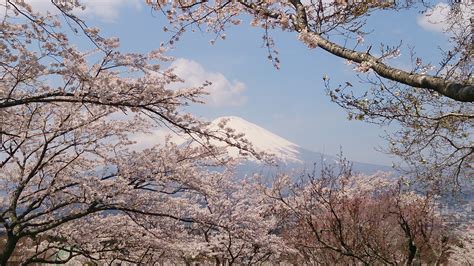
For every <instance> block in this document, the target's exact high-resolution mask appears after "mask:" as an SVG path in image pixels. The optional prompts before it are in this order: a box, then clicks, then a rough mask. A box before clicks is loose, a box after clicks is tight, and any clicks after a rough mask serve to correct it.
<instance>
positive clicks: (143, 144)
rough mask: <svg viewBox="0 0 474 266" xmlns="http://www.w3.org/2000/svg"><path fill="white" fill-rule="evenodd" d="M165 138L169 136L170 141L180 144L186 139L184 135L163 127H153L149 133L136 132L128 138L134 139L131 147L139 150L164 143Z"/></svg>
mask: <svg viewBox="0 0 474 266" xmlns="http://www.w3.org/2000/svg"><path fill="white" fill-rule="evenodd" d="M166 138H169V140H170V141H171V142H174V143H177V144H181V143H183V142H184V141H185V140H186V138H185V137H184V136H180V135H178V134H177V133H175V132H173V131H171V130H170V129H168V128H164V127H163V128H155V129H154V130H152V131H151V132H150V133H138V134H133V135H131V136H130V140H132V141H135V144H134V145H133V146H132V149H134V150H139V151H140V150H144V149H147V148H152V147H153V146H155V145H159V144H164V143H165V140H166Z"/></svg>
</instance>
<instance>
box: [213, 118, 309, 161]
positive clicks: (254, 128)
mask: <svg viewBox="0 0 474 266" xmlns="http://www.w3.org/2000/svg"><path fill="white" fill-rule="evenodd" d="M223 120H226V121H227V124H226V127H230V128H232V129H234V130H235V131H236V132H237V133H244V134H245V138H246V139H248V140H249V141H250V142H251V143H252V144H253V146H254V148H255V150H256V151H259V152H260V151H264V152H266V153H269V154H273V155H275V157H276V159H277V160H278V161H280V162H283V163H303V161H301V159H300V158H299V156H300V153H299V150H300V149H301V147H300V146H298V145H296V144H295V143H292V142H291V141H288V140H286V139H284V138H282V137H280V136H278V135H275V134H273V133H272V132H270V131H268V130H266V129H264V128H263V127H260V126H258V125H256V124H253V123H251V122H249V121H247V120H245V119H243V118H241V117H237V116H225V117H219V118H217V119H215V120H214V121H212V122H211V125H210V127H211V129H215V130H217V129H219V126H218V124H219V123H221V122H222V121H223ZM228 151H229V153H230V154H231V155H232V156H237V154H238V151H237V149H235V148H229V150H228ZM248 160H252V161H256V159H255V158H248Z"/></svg>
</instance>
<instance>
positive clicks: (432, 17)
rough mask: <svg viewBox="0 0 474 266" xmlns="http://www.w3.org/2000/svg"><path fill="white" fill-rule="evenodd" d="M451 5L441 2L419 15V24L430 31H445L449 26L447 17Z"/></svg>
mask: <svg viewBox="0 0 474 266" xmlns="http://www.w3.org/2000/svg"><path fill="white" fill-rule="evenodd" d="M449 10H450V7H449V5H448V4H445V3H439V4H437V5H436V6H434V7H433V8H431V9H429V10H427V11H426V12H425V13H424V14H422V15H420V16H418V25H420V26H421V27H422V28H423V29H425V30H429V31H437V32H444V31H445V30H446V28H447V26H448V24H447V18H448V15H449Z"/></svg>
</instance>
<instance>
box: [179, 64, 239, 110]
mask: <svg viewBox="0 0 474 266" xmlns="http://www.w3.org/2000/svg"><path fill="white" fill-rule="evenodd" d="M171 67H172V68H173V69H174V73H175V74H177V75H178V76H179V77H180V78H182V79H184V80H185V82H184V84H182V85H181V86H187V87H198V86H201V85H202V84H203V83H204V82H205V81H210V82H212V85H210V86H208V87H207V91H208V92H209V93H210V95H208V96H206V98H205V101H206V103H207V104H209V105H211V106H214V107H223V106H240V105H243V104H244V103H245V102H246V100H247V97H245V96H244V95H243V92H244V91H245V84H244V83H242V82H240V81H238V80H237V81H230V80H228V79H227V78H226V77H225V76H224V75H223V74H222V73H219V72H210V71H207V70H206V69H204V67H203V66H202V65H200V64H199V63H198V62H196V61H193V60H188V59H183V58H180V59H177V60H176V61H174V62H173V64H172V65H171Z"/></svg>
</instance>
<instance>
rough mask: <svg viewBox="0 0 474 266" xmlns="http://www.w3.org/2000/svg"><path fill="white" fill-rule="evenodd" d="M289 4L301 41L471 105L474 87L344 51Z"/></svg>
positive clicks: (303, 12)
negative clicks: (310, 24) (313, 28)
mask: <svg viewBox="0 0 474 266" xmlns="http://www.w3.org/2000/svg"><path fill="white" fill-rule="evenodd" d="M290 2H291V4H292V5H293V6H294V8H295V12H296V16H295V17H294V19H295V21H293V24H294V26H295V30H296V31H297V32H299V33H300V34H301V35H302V36H301V37H302V38H303V40H306V41H307V42H308V43H310V44H311V45H313V46H319V47H321V48H322V49H324V50H325V51H327V52H329V53H331V54H333V55H335V56H338V57H341V58H344V59H347V60H351V61H354V62H356V63H359V64H360V63H363V62H365V63H367V64H368V65H369V66H370V68H371V69H372V70H373V71H375V73H377V74H379V75H380V76H382V77H384V78H387V79H389V80H393V81H396V82H400V83H402V84H405V85H408V86H411V87H417V88H424V89H428V90H431V91H435V92H438V93H439V94H441V95H444V96H446V97H449V98H451V99H453V100H456V101H460V102H474V84H462V83H457V82H451V81H447V80H445V79H443V78H440V77H436V76H430V75H422V74H416V73H409V72H406V71H403V70H401V69H397V68H394V67H390V66H387V65H386V64H384V63H382V62H380V61H379V59H378V58H376V57H374V56H372V55H370V54H369V53H363V52H357V51H354V50H350V49H346V48H344V47H342V46H340V45H338V44H336V43H334V42H331V41H329V40H327V39H325V38H323V37H321V35H319V34H317V33H315V32H314V31H312V30H311V29H310V27H309V25H308V19H307V16H306V10H305V7H304V5H303V4H302V3H301V1H299V0H291V1H290ZM247 7H249V6H247ZM260 9H261V8H259V9H256V10H255V11H258V12H260V13H262V12H261V10H260ZM264 14H265V13H264Z"/></svg>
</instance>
